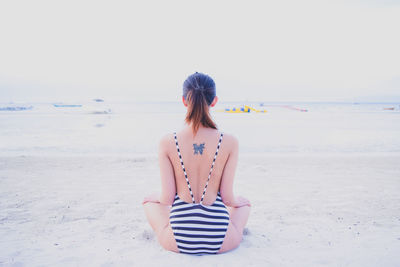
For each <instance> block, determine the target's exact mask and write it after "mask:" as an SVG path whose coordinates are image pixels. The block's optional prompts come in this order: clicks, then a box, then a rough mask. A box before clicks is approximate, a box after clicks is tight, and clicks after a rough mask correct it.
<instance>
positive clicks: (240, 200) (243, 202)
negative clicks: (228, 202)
mask: <svg viewBox="0 0 400 267" xmlns="http://www.w3.org/2000/svg"><path fill="white" fill-rule="evenodd" d="M243 206H249V207H250V206H251V204H250V201H249V200H248V199H247V198H244V197H242V196H237V197H236V198H235V202H234V203H233V205H232V207H234V208H240V207H243Z"/></svg>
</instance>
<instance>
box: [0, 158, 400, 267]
mask: <svg viewBox="0 0 400 267" xmlns="http://www.w3.org/2000/svg"><path fill="white" fill-rule="evenodd" d="M158 172H159V170H158V165H157V158H156V155H141V154H138V155H131V156H121V157H115V156H114V157H102V158H101V157H98V156H81V157H78V156H68V157H62V156H19V157H18V156H17V157H12V156H2V157H1V158H0V237H1V238H0V266H110V265H114V266H400V253H399V252H400V194H399V192H400V155H399V154H398V153H386V154H377V153H368V154H367V153H365V154H355V153H352V154H301V153H298V154H266V153H264V154H255V153H254V154H251V153H248V154H243V153H242V154H241V156H240V159H239V166H238V170H237V179H236V184H235V189H236V193H238V194H242V195H244V196H247V197H248V198H249V199H250V200H251V201H252V205H253V207H252V212H251V217H250V219H249V222H248V227H247V228H248V232H247V234H246V235H245V236H244V240H243V242H242V244H241V246H240V247H239V248H238V249H236V250H234V251H232V252H229V253H226V254H222V255H217V256H201V257H198V256H187V255H180V254H175V253H173V252H168V251H164V250H163V249H162V248H161V247H160V246H159V245H158V243H157V241H156V240H155V237H154V234H153V233H152V232H151V228H150V226H149V225H148V224H147V222H146V219H145V216H144V212H143V210H142V206H141V200H142V198H143V196H144V195H145V194H147V193H149V192H151V191H152V190H159V175H158Z"/></svg>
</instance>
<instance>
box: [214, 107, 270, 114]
mask: <svg viewBox="0 0 400 267" xmlns="http://www.w3.org/2000/svg"><path fill="white" fill-rule="evenodd" d="M217 111H218V112H225V113H250V111H254V112H257V113H259V112H261V113H266V112H267V111H266V110H258V109H255V108H252V107H250V106H247V105H244V107H241V108H231V109H230V108H226V109H220V110H217Z"/></svg>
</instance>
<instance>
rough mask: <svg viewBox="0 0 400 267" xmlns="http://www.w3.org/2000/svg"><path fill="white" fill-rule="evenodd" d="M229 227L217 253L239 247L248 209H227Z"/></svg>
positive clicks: (247, 207) (244, 207) (247, 216)
mask: <svg viewBox="0 0 400 267" xmlns="http://www.w3.org/2000/svg"><path fill="white" fill-rule="evenodd" d="M228 210H229V225H228V230H227V231H226V235H225V238H224V243H222V246H221V248H220V250H219V251H218V253H223V252H226V251H229V250H232V249H234V248H236V247H238V246H239V244H240V242H241V241H242V236H243V229H244V227H245V226H246V223H247V219H248V218H249V215H250V207H249V206H243V207H240V208H232V207H228Z"/></svg>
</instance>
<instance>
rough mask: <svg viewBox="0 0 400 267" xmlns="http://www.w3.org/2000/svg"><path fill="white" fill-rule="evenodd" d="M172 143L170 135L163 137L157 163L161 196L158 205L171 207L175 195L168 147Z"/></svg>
mask: <svg viewBox="0 0 400 267" xmlns="http://www.w3.org/2000/svg"><path fill="white" fill-rule="evenodd" d="M171 142H172V143H173V141H172V139H171V138H170V135H167V136H165V137H163V138H162V139H161V141H160V144H159V149H158V162H159V165H160V177H161V196H160V203H161V204H164V205H172V203H173V202H174V198H175V194H176V185H175V173H174V168H173V166H172V163H171V160H170V159H169V156H168V150H167V148H168V146H169V145H171Z"/></svg>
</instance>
